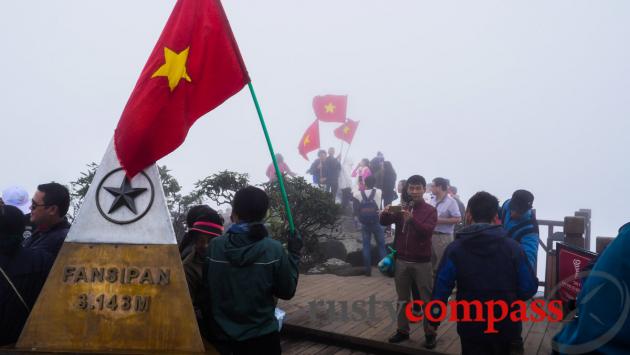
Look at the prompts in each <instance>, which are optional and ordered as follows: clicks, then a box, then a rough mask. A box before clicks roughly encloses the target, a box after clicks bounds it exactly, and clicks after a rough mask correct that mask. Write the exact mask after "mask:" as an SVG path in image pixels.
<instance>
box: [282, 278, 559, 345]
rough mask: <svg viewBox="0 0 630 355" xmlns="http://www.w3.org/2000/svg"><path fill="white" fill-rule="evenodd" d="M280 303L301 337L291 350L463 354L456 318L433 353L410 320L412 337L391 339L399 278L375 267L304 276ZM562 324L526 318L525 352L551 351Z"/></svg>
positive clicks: (289, 328) (291, 331)
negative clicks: (289, 297) (352, 272)
mask: <svg viewBox="0 0 630 355" xmlns="http://www.w3.org/2000/svg"><path fill="white" fill-rule="evenodd" d="M370 304H372V305H373V306H371V307H370ZM278 307H280V308H281V309H283V310H284V311H285V312H286V313H287V314H286V318H285V320H284V326H285V332H284V333H285V334H288V335H289V336H297V337H298V338H297V339H295V338H293V340H290V339H291V338H286V337H285V340H283V350H284V352H285V353H287V354H298V353H299V354H302V353H308V354H335V353H339V354H350V353H356V352H353V351H352V350H349V348H350V347H355V346H356V347H357V348H358V349H360V350H361V351H359V353H365V352H364V351H366V349H374V350H375V351H374V352H383V351H389V352H392V351H393V352H399V353H402V354H459V353H461V345H460V342H459V337H458V335H457V327H456V323H455V322H444V323H442V325H441V326H440V328H439V329H438V338H437V347H436V348H435V349H434V351H428V350H426V349H424V348H423V347H422V342H423V340H424V332H423V330H422V326H421V324H420V323H417V324H411V337H410V340H409V341H405V342H402V343H400V344H395V345H394V344H389V343H387V339H388V338H389V337H390V336H391V335H393V334H394V333H395V331H396V291H395V288H394V279H393V278H389V277H385V276H382V275H381V274H380V273H379V272H378V270H376V269H374V270H373V271H372V276H371V277H367V276H349V277H341V276H336V275H330V274H324V275H300V280H299V285H298V290H297V293H296V295H295V297H294V298H293V299H292V300H289V301H282V300H281V301H280V302H279V304H278ZM353 307H357V308H356V309H355V308H353ZM361 310H363V311H361ZM560 328H561V324H560V323H549V324H548V323H547V322H540V323H532V322H524V323H523V333H522V334H523V335H522V336H523V340H524V343H525V354H536V355H538V354H540V355H543V354H544V355H546V354H549V353H550V347H551V346H550V345H551V344H550V342H551V338H552V337H553V335H555V334H556V333H557V332H558V331H559V330H560ZM326 344H328V345H326ZM367 351H369V350H367Z"/></svg>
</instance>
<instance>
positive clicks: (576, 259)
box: [556, 243, 597, 302]
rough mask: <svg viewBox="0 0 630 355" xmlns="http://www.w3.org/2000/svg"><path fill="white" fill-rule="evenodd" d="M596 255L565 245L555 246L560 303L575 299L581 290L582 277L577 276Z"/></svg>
mask: <svg viewBox="0 0 630 355" xmlns="http://www.w3.org/2000/svg"><path fill="white" fill-rule="evenodd" d="M596 256H597V254H595V253H592V252H590V251H587V250H584V249H580V248H576V247H573V246H570V245H567V244H563V243H558V244H557V269H556V270H557V271H556V272H557V280H558V283H559V284H560V287H559V289H558V297H559V298H560V299H561V300H562V301H565V302H566V301H571V300H575V299H576V298H577V295H578V293H580V290H581V289H582V278H583V275H579V273H580V272H582V271H584V269H586V267H587V266H588V265H589V264H590V263H591V262H592V261H593V259H595V257H596Z"/></svg>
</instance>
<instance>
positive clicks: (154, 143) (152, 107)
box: [114, 0, 249, 177]
mask: <svg viewBox="0 0 630 355" xmlns="http://www.w3.org/2000/svg"><path fill="white" fill-rule="evenodd" d="M248 82H249V76H248V75H247V70H246V69H245V64H244V63H243V59H242V58H241V54H240V52H239V50H238V47H237V45H236V40H235V39H234V35H233V34H232V30H231V28H230V24H229V23H228V20H227V17H226V16H225V12H224V11H223V7H222V6H221V3H220V1H219V0H204V1H200V0H179V1H178V2H177V4H176V5H175V8H174V9H173V12H172V13H171V16H170V17H169V19H168V22H167V23H166V26H165V27H164V30H163V31H162V35H161V36H160V39H159V40H158V41H157V43H156V45H155V47H154V48H153V52H151V55H150V56H149V59H148V61H147V63H146V65H145V66H144V69H142V73H141V74H140V78H139V79H138V82H137V83H136V86H135V88H134V89H133V92H132V93H131V96H130V97H129V101H128V102H127V105H126V106H125V109H124V111H123V113H122V115H121V117H120V121H119V122H118V126H117V127H116V132H115V135H114V142H115V146H116V153H117V155H118V160H119V161H120V164H121V165H122V167H123V168H124V169H125V171H126V173H127V175H128V176H129V177H133V176H134V175H136V174H137V173H138V172H140V171H141V170H142V169H144V168H145V167H147V166H148V165H150V164H152V163H154V162H156V161H157V160H158V159H160V158H162V157H164V156H165V155H167V154H168V153H170V152H172V151H173V150H175V149H176V148H177V147H179V146H180V145H181V144H182V143H183V142H184V139H186V134H187V133H188V130H189V129H190V127H191V126H192V125H193V123H194V122H195V121H196V120H197V119H198V118H199V117H201V116H203V115H204V114H206V113H207V112H209V111H211V110H213V109H214V108H215V107H217V106H219V105H220V104H222V103H223V102H224V101H225V100H227V99H228V98H229V97H231V96H232V95H234V94H236V93H237V92H239V91H240V90H241V89H242V88H243V86H244V85H245V84H247V83H248Z"/></svg>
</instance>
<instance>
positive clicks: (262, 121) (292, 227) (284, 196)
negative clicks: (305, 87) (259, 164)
mask: <svg viewBox="0 0 630 355" xmlns="http://www.w3.org/2000/svg"><path fill="white" fill-rule="evenodd" d="M247 86H248V87H249V92H250V93H251V94H252V99H254V105H256V112H258V118H259V119H260V125H261V126H262V129H263V132H264V133H265V139H266V140H267V147H269V154H271V160H272V161H273V167H274V168H275V169H276V177H277V178H278V183H279V184H280V192H281V193H282V200H284V207H285V208H286V210H287V218H288V219H289V228H290V230H291V233H293V232H294V231H295V225H294V224H293V216H292V215H291V208H290V207H289V198H288V197H287V191H286V190H285V189H284V181H283V179H282V174H281V173H280V169H279V168H278V162H277V161H276V154H275V153H274V152H273V146H272V145H271V139H270V138H269V132H268V131H267V125H265V119H264V118H263V115H262V111H261V110H260V105H259V104H258V99H257V98H256V93H255V92H254V87H253V86H252V83H251V81H250V82H249V83H247Z"/></svg>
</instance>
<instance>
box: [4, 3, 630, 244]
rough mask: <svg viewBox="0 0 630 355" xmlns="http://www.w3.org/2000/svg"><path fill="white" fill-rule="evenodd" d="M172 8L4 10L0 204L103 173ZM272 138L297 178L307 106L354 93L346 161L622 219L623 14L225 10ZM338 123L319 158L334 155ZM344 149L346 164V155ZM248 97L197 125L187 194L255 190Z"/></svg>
mask: <svg viewBox="0 0 630 355" xmlns="http://www.w3.org/2000/svg"><path fill="white" fill-rule="evenodd" d="M174 3H175V1H173V0H171V1H155V0H142V1H141V0H134V1H114V0H110V1H78V0H77V1H9V0H5V1H3V2H2V10H1V11H0V43H1V44H2V55H1V56H0V68H2V75H1V78H2V85H0V98H1V99H0V100H1V101H0V103H1V104H0V119H1V122H2V124H1V129H0V132H1V136H2V140H3V144H4V148H3V153H2V154H1V155H0V163H1V165H0V166H2V173H1V174H0V188H1V189H4V188H5V187H6V186H8V185H10V184H19V185H23V186H24V187H26V188H27V189H29V190H30V191H33V190H34V189H35V187H36V185H37V184H38V183H42V182H47V181H50V180H55V181H58V182H62V183H68V182H69V181H71V180H73V179H76V177H78V176H79V173H80V171H83V170H85V164H87V163H89V162H92V161H96V162H100V160H101V158H102V155H103V153H104V151H105V148H106V146H107V144H108V142H109V140H110V139H111V137H112V135H113V131H114V128H115V126H116V123H117V122H118V118H119V117H120V113H121V112H122V109H123V107H124V105H125V103H126V102H127V99H128V97H129V94H130V93H131V90H132V89H133V86H134V85H135V82H136V80H137V78H138V75H139V74H140V71H141V69H142V67H143V66H144V64H145V62H146V60H147V58H148V55H149V53H150V51H151V49H152V48H153V46H154V44H155V42H156V40H157V38H158V37H159V35H160V33H161V30H162V28H163V26H164V24H165V22H166V19H167V17H168V15H169V14H170V11H171V9H172V7H173V5H174ZM224 6H225V9H226V12H227V15H228V18H229V20H230V22H231V25H232V29H233V31H234V33H235V36H236V40H237V42H238V44H239V46H240V49H241V52H242V55H243V58H244V61H245V64H246V66H247V68H248V70H249V73H250V76H251V78H252V83H253V84H254V87H255V88H256V90H257V93H258V96H259V99H260V101H261V105H262V110H263V113H264V114H265V117H266V120H267V123H268V127H269V130H270V134H271V138H272V140H273V142H274V146H275V148H276V150H277V151H278V152H281V153H283V154H284V155H285V158H286V160H287V162H288V164H289V165H290V166H291V168H292V169H293V170H295V171H297V172H302V173H303V172H304V171H305V170H306V169H307V168H308V164H309V163H308V162H306V161H305V160H304V159H303V158H302V157H300V156H299V155H298V152H297V145H298V141H299V139H300V137H301V135H302V133H303V132H304V130H305V129H306V128H307V127H308V125H309V124H310V123H311V122H312V121H313V120H314V114H313V111H312V108H311V100H312V98H313V96H315V95H323V94H347V95H348V96H349V101H348V117H350V118H352V119H355V120H360V121H361V124H360V127H359V130H358V132H357V135H356V137H355V142H354V143H353V145H352V147H351V150H350V153H349V156H350V157H351V158H352V159H353V160H354V161H355V162H356V161H358V160H359V159H360V158H363V157H367V158H372V157H373V156H374V155H375V153H376V152H377V151H379V150H380V151H382V152H383V153H384V154H385V157H386V159H388V160H391V161H392V163H393V165H394V168H395V169H396V170H397V172H398V176H399V178H403V177H407V176H409V175H411V174H415V173H419V174H422V175H424V176H425V177H426V178H427V179H431V178H433V177H436V176H444V177H447V178H449V179H450V180H451V182H452V183H453V184H454V185H457V186H458V187H459V189H460V192H461V194H462V196H463V197H464V198H468V197H470V196H471V195H472V194H473V193H474V192H476V191H478V190H482V189H483V190H487V191H489V192H491V193H493V194H495V195H497V197H499V198H500V199H501V200H504V199H506V198H508V197H509V196H510V195H511V192H512V191H513V190H515V189H518V188H526V189H529V190H531V191H532V192H533V193H534V194H535V196H536V200H535V203H534V204H535V207H536V208H537V210H538V216H539V218H544V219H558V220H559V219H562V218H563V217H564V216H565V215H572V214H573V212H574V211H576V210H577V209H579V208H591V209H592V210H593V235H594V236H596V235H607V236H614V235H616V231H617V228H618V227H619V226H621V225H622V224H623V223H625V222H627V221H628V220H629V219H630V218H628V217H629V216H630V204H628V203H626V200H627V199H628V198H629V196H630V187H629V184H628V181H629V180H630V169H629V168H628V163H627V162H628V159H627V152H628V145H627V138H626V139H624V138H625V137H626V136H627V134H628V132H629V128H630V120H629V119H628V118H629V114H630V106H629V102H630V100H628V99H629V98H628V95H629V92H630V70H629V69H630V51H629V50H628V38H630V2H628V1H623V0H619V1H604V0H601V1H578V0H567V1H560V0H556V1H527V2H525V1H520V2H513V1H512V2H508V1H504V0H497V1H466V2H464V1H461V2H453V1H420V0H409V1H368V0H342V1H340V0H336V1H332V0H320V1H295V0H293V1H289V0H286V1H274V0H269V1H232V0H230V1H225V2H224ZM336 126H337V125H336V124H322V125H321V136H322V146H323V147H328V146H331V145H332V146H334V147H336V148H337V149H339V146H340V144H339V141H338V140H336V139H335V138H334V137H333V135H332V130H333V129H334V128H335V127H336ZM345 149H346V148H345V147H344V151H345ZM269 161H270V159H269V155H268V152H267V149H266V146H265V143H264V138H263V135H262V131H261V129H260V125H259V123H258V119H257V116H256V112H255V109H254V106H253V104H252V101H251V98H250V96H249V92H248V91H247V90H243V91H241V92H240V93H239V94H237V95H236V96H234V97H233V98H231V99H230V100H228V101H227V102H226V103H225V104H224V105H222V106H220V107H219V108H218V109H216V110H214V111H213V112H211V113H209V114H208V115H206V116H204V117H203V118H201V119H200V120H199V121H198V122H197V123H196V124H195V126H193V128H192V129H191V131H190V133H189V135H188V138H187V140H186V142H185V143H184V144H183V145H182V146H181V147H180V148H179V149H178V150H176V151H175V152H173V153H172V154H171V155H169V156H167V157H166V158H164V159H162V160H161V161H160V162H159V163H160V164H166V165H167V166H168V167H169V168H170V169H172V170H173V174H174V175H175V176H176V177H177V179H178V180H179V181H180V183H181V184H182V185H183V187H184V189H185V190H186V191H188V190H190V189H191V188H192V185H193V183H194V182H195V181H197V180H198V179H200V178H202V177H205V176H207V175H210V174H212V173H214V172H217V171H220V170H224V169H229V170H235V171H239V172H246V173H249V174H250V175H251V177H252V180H253V181H254V182H262V181H263V180H264V178H265V176H264V171H265V169H266V167H267V164H268V163H269Z"/></svg>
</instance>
